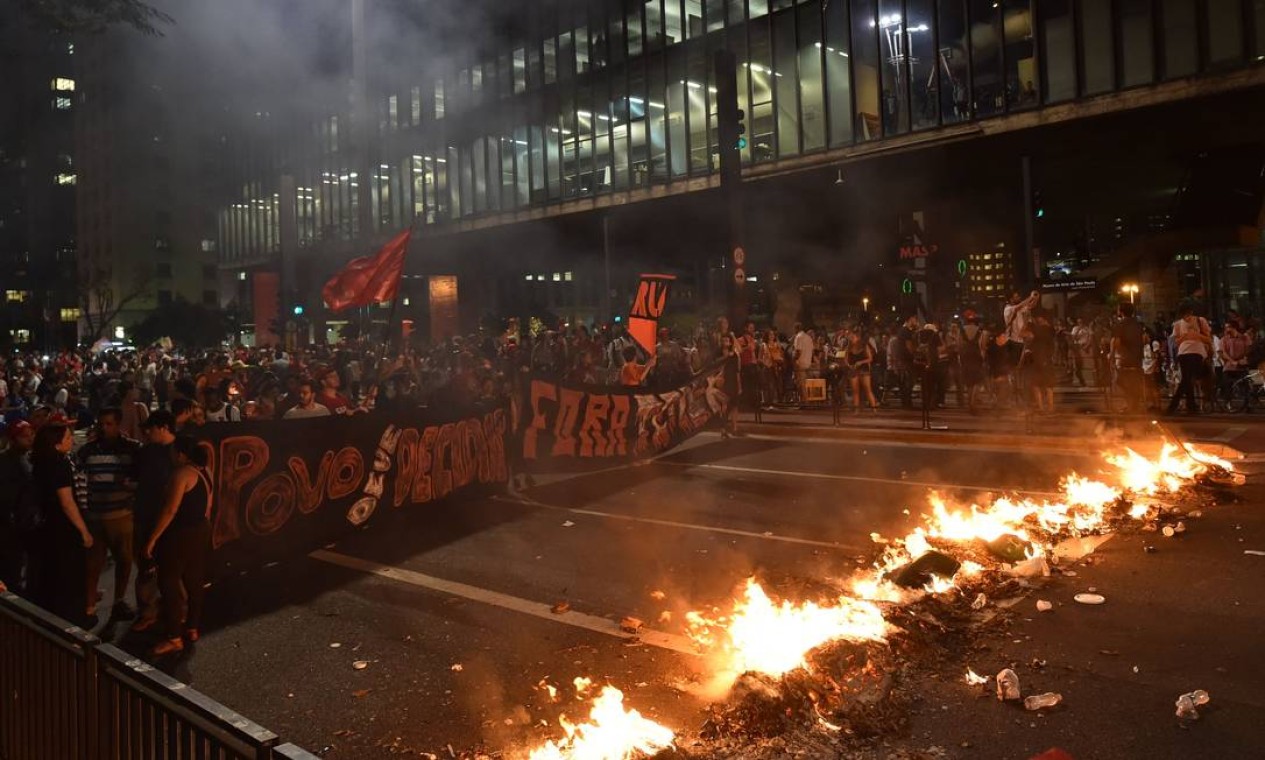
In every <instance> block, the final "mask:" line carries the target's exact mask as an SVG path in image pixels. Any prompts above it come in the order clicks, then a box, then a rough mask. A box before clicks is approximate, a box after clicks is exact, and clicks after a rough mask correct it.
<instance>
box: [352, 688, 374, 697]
mask: <svg viewBox="0 0 1265 760" xmlns="http://www.w3.org/2000/svg"><path fill="white" fill-rule="evenodd" d="M370 691H371V690H370V689H356V690H355V691H353V692H352V693H351V695H352V696H353V697H355V698H356V699H360V698H361V697H367V696H369V692H370Z"/></svg>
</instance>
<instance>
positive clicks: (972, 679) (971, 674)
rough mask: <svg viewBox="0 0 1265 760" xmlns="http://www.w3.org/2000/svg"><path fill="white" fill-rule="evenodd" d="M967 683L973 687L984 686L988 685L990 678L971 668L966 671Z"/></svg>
mask: <svg viewBox="0 0 1265 760" xmlns="http://www.w3.org/2000/svg"><path fill="white" fill-rule="evenodd" d="M966 682H967V683H968V684H970V685H971V686H982V685H984V684H986V683H988V678H986V677H984V676H982V675H980V674H979V673H976V672H975V671H974V670H972V669H971V668H967V669H966Z"/></svg>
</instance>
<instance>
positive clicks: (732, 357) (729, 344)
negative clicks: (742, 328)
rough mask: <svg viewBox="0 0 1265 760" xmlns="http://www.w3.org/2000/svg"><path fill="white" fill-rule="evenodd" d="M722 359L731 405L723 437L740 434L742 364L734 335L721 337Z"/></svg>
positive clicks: (726, 416) (722, 371) (727, 411)
mask: <svg viewBox="0 0 1265 760" xmlns="http://www.w3.org/2000/svg"><path fill="white" fill-rule="evenodd" d="M720 361H721V363H722V369H721V374H722V378H723V379H722V382H723V383H724V387H725V393H726V394H727V395H728V396H729V405H728V406H726V407H725V419H724V423H723V425H722V426H721V429H720V436H721V438H729V437H730V436H735V435H738V399H740V398H742V369H741V368H742V364H741V361H740V360H739V358H738V347H737V346H736V345H735V343H734V336H733V335H722V336H721V337H720Z"/></svg>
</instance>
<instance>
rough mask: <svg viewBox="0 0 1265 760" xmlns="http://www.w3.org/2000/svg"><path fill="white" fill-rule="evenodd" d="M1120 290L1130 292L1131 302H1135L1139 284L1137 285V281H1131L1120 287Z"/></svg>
mask: <svg viewBox="0 0 1265 760" xmlns="http://www.w3.org/2000/svg"><path fill="white" fill-rule="evenodd" d="M1120 292H1121V293H1128V294H1129V303H1133V299H1134V297H1135V296H1137V294H1138V286H1137V283H1133V282H1131V283H1129V284H1127V285H1125V286H1123V287H1122V288H1120Z"/></svg>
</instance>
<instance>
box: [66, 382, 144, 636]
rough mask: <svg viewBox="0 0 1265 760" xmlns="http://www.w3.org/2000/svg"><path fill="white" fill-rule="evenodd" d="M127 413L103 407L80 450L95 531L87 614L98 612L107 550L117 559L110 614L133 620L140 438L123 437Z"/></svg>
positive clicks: (90, 520) (86, 507) (89, 519)
mask: <svg viewBox="0 0 1265 760" xmlns="http://www.w3.org/2000/svg"><path fill="white" fill-rule="evenodd" d="M122 420H123V413H122V411H121V410H120V409H119V408H118V407H109V408H106V409H102V410H101V414H100V415H99V416H98V418H97V430H96V437H95V438H94V439H93V440H91V441H89V442H88V443H86V444H84V446H83V448H81V449H80V450H79V455H78V459H79V470H80V473H81V474H82V478H83V479H84V481H85V488H84V497H85V498H84V501H83V505H84V521H85V522H86V523H87V525H88V529H89V530H90V531H91V532H92V539H93V545H92V547H91V548H90V549H89V551H88V567H87V575H86V579H85V582H86V590H87V594H88V611H87V616H88V618H89V619H92V618H93V617H94V616H95V615H96V607H97V603H96V599H97V597H98V596H99V591H98V588H97V584H98V583H99V582H100V580H101V571H102V570H104V569H105V563H106V552H107V550H108V551H109V554H110V556H111V557H113V558H114V601H113V604H112V606H111V607H110V615H111V617H112V618H115V619H118V620H131V619H132V616H133V614H134V612H133V610H132V609H131V608H130V607H129V606H128V605H127V602H126V601H125V597H126V596H127V587H128V583H129V582H130V581H131V578H132V560H133V555H132V537H133V527H134V523H133V517H132V501H133V498H134V496H135V489H136V470H135V464H136V462H135V457H136V452H137V451H138V450H140V447H141V445H140V442H139V441H136V440H133V439H131V438H128V437H127V436H125V435H123V432H122V428H121V424H122Z"/></svg>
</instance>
